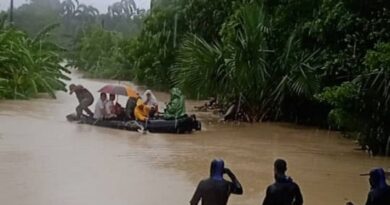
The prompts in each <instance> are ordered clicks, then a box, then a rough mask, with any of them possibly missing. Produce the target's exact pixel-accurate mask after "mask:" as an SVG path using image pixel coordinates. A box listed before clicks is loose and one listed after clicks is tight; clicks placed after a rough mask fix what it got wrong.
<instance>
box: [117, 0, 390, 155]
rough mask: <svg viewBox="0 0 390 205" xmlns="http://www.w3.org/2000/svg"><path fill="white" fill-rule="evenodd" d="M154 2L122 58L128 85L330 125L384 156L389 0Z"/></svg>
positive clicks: (252, 113)
mask: <svg viewBox="0 0 390 205" xmlns="http://www.w3.org/2000/svg"><path fill="white" fill-rule="evenodd" d="M157 2H159V4H158V3H155V5H156V6H154V8H153V9H152V10H151V12H150V13H149V15H147V17H146V19H145V22H144V27H143V29H142V31H141V35H139V36H138V37H137V38H136V39H135V40H132V41H131V43H129V45H132V47H131V48H130V49H129V51H127V52H124V55H125V56H126V58H127V59H131V60H130V61H129V63H128V64H127V65H128V69H129V72H130V74H129V75H128V76H129V79H135V80H137V81H138V82H140V83H144V84H147V85H149V86H156V87H159V88H163V89H166V88H168V87H170V86H178V87H180V88H182V89H183V91H184V92H185V93H186V94H187V96H190V97H195V98H206V97H210V96H213V97H217V98H218V99H219V101H220V102H221V103H223V104H224V103H226V104H229V103H231V102H237V103H238V104H239V105H240V109H241V111H243V112H244V113H245V114H246V116H247V119H248V120H249V121H264V120H281V121H292V122H298V123H304V124H314V125H322V126H327V125H330V127H331V128H333V129H340V130H343V131H344V132H345V133H346V134H349V135H351V136H354V137H357V138H358V140H359V142H360V143H361V145H362V146H363V147H365V148H366V147H368V148H369V149H370V150H371V151H372V152H373V153H374V154H388V152H389V147H390V146H389V144H390V141H389V135H390V132H389V129H388V128H386V126H385V125H386V124H388V122H389V117H390V112H389V110H388V106H389V100H388V98H389V94H388V74H389V73H388V71H389V70H388V69H389V64H388V62H387V61H386V60H388V56H389V53H388V45H389V43H390V35H389V34H390V20H389V19H390V13H389V9H390V8H389V7H390V5H389V4H388V3H386V2H384V1H380V0H375V1H368V0H359V1H353V0H342V1H340V0H299V1H289V0H279V1H275V0H272V1H271V0H257V1H256V0H237V1H224V0H219V1H212V2H210V1H202V0H180V1H169V0H165V1H157Z"/></svg>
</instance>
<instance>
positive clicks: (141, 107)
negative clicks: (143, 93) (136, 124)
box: [134, 99, 150, 122]
mask: <svg viewBox="0 0 390 205" xmlns="http://www.w3.org/2000/svg"><path fill="white" fill-rule="evenodd" d="M149 112H150V108H149V107H148V106H147V105H145V104H144V101H143V100H142V99H138V101H137V106H136V107H135V109H134V116H135V119H136V120H138V121H142V122H146V121H147V120H148V119H149Z"/></svg>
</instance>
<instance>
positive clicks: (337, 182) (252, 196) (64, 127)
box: [0, 79, 390, 205]
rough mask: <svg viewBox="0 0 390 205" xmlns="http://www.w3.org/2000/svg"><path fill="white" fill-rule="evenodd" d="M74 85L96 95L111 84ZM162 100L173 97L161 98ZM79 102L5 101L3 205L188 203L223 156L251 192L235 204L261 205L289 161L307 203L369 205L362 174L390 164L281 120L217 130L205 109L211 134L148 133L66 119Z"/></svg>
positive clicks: (0, 133)
mask: <svg viewBox="0 0 390 205" xmlns="http://www.w3.org/2000/svg"><path fill="white" fill-rule="evenodd" d="M73 82H74V83H82V84H83V85H85V87H87V88H89V89H90V90H91V91H92V92H93V91H97V90H98V89H99V88H100V87H101V86H102V85H104V83H107V82H108V81H89V80H83V79H76V80H75V81H73ZM115 83H116V82H115ZM97 96H98V95H97V93H95V98H97ZM157 97H159V98H160V99H163V100H164V101H167V100H168V99H169V96H168V95H167V94H163V93H158V94H157ZM120 100H121V102H122V104H124V103H125V98H121V99H120ZM76 103H77V102H76V98H75V96H69V94H66V93H59V94H58V98H57V99H56V100H52V99H36V100H32V101H3V102H1V103H0V184H1V186H0V201H1V202H2V204H7V205H14V204H15V205H16V204H18V205H19V204H39V205H52V204H65V205H68V204H69V205H74V204H83V205H89V204H91V205H92V204H93V205H100V204H102V205H103V204H104V205H107V204H115V205H117V204H137V205H150V204H177V205H179V204H187V203H188V201H189V200H190V198H191V196H192V194H193V191H194V189H195V186H196V185H197V183H198V181H199V180H200V179H202V178H204V177H207V175H208V171H209V163H210V161H211V160H212V159H213V158H216V157H220V158H223V159H224V160H225V162H226V165H227V166H228V167H230V168H231V169H232V170H233V172H235V174H236V175H237V177H238V178H239V180H240V181H241V183H242V184H243V186H244V195H242V196H232V197H231V199H230V204H236V205H238V204H240V205H249V204H261V201H262V199H263V196H264V191H265V188H266V186H267V185H268V184H270V183H272V181H273V179H272V165H273V161H274V159H276V158H278V157H283V158H285V159H287V161H288V173H289V174H290V175H291V176H292V178H293V179H294V180H295V181H296V182H298V183H299V184H300V186H301V189H302V191H303V195H304V200H305V204H316V205H325V204H326V205H329V204H345V201H346V200H353V201H354V202H356V204H363V202H364V201H365V197H366V194H367V192H368V189H369V187H368V183H367V178H365V177H360V176H359V174H360V173H361V172H365V171H367V170H369V169H370V168H371V167H375V166H383V167H390V161H389V160H388V159H386V158H370V157H368V156H367V155H366V154H365V153H362V152H360V151H355V150H354V148H355V145H354V143H353V142H351V141H349V140H346V139H343V138H341V137H340V136H339V135H338V134H337V133H334V132H328V131H323V130H316V129H311V128H304V127H297V126H293V125H288V124H275V123H263V124H255V125H248V124H240V125H236V124H219V123H216V122H213V120H210V119H209V118H210V116H209V115H208V114H204V113H199V114H200V117H201V118H203V120H204V123H203V126H204V127H205V130H206V131H203V132H200V133H194V134H192V135H165V134H164V135H162V134H148V135H142V134H139V133H136V132H128V131H121V130H113V129H106V128H99V127H93V126H89V125H79V124H75V123H69V122H67V121H66V120H65V115H66V114H69V113H70V112H73V110H74V107H75V106H76ZM194 104H196V102H189V104H188V108H191V106H192V105H194ZM206 118H207V120H206ZM206 121H207V122H206ZM209 121H211V122H209Z"/></svg>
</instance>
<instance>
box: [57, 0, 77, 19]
mask: <svg viewBox="0 0 390 205" xmlns="http://www.w3.org/2000/svg"><path fill="white" fill-rule="evenodd" d="M74 2H75V3H74ZM78 6H79V1H78V0H74V1H73V0H65V1H63V2H62V3H61V7H62V12H61V14H62V16H65V17H67V18H71V17H73V16H74V14H75V12H76V8H77V7H78Z"/></svg>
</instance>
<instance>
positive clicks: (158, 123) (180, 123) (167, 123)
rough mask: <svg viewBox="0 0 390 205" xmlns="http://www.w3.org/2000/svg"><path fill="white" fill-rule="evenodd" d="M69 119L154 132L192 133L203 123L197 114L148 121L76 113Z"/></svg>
mask: <svg viewBox="0 0 390 205" xmlns="http://www.w3.org/2000/svg"><path fill="white" fill-rule="evenodd" d="M66 118H67V119H68V121H76V122H78V123H81V124H89V125H95V126H100V127H109V128H114V129H123V130H129V131H140V130H147V131H149V132H152V133H191V132H193V131H194V130H195V131H200V130H201V129H202V124H201V122H199V121H198V120H197V119H196V118H195V116H194V115H193V116H186V117H183V118H180V119H176V120H164V119H153V120H149V121H148V122H147V123H144V122H139V121H135V120H132V121H119V120H97V119H94V118H90V117H87V116H82V117H81V118H80V119H77V118H76V115H75V114H70V115H68V116H66Z"/></svg>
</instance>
